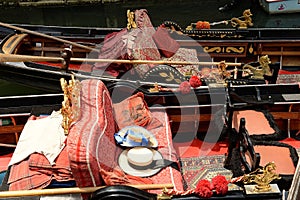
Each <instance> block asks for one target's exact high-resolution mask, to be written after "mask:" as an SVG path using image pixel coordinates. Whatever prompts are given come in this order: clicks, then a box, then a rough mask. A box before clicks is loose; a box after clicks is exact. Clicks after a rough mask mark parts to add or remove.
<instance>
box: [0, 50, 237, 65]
mask: <svg viewBox="0 0 300 200" xmlns="http://www.w3.org/2000/svg"><path fill="white" fill-rule="evenodd" d="M30 61H31V62H33V61H35V62H39V61H40V62H46V61H49V62H62V61H63V58H61V57H42V56H28V55H15V54H1V53H0V62H30ZM71 61H72V62H92V63H125V64H157V65H204V66H210V65H218V64H220V62H189V61H168V60H118V59H91V58H71ZM226 65H228V66H241V65H242V63H226Z"/></svg>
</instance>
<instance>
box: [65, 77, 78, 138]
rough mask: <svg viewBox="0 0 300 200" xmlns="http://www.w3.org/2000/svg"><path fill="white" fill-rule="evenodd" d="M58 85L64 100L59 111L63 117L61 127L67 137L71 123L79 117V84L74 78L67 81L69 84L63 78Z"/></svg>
mask: <svg viewBox="0 0 300 200" xmlns="http://www.w3.org/2000/svg"><path fill="white" fill-rule="evenodd" d="M60 84H61V88H62V90H63V92H64V100H63V102H62V108H61V109H60V112H61V114H62V116H63V121H62V127H63V129H64V132H65V134H66V135H67V134H68V132H69V128H70V126H71V124H72V122H74V121H76V120H77V119H78V118H79V116H80V91H81V84H80V82H79V81H78V80H75V78H74V76H72V79H71V80H69V83H68V82H67V81H66V80H65V79H64V78H61V79H60Z"/></svg>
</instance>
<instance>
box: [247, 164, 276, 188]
mask: <svg viewBox="0 0 300 200" xmlns="http://www.w3.org/2000/svg"><path fill="white" fill-rule="evenodd" d="M275 171H276V165H275V163H274V162H269V163H267V164H266V165H265V166H264V167H263V169H257V170H255V171H254V172H252V173H250V174H246V175H244V177H243V183H244V184H249V183H256V184H257V185H256V186H255V188H254V192H268V191H270V190H271V186H270V183H271V182H272V181H273V180H276V179H281V177H279V175H278V174H276V172H275Z"/></svg>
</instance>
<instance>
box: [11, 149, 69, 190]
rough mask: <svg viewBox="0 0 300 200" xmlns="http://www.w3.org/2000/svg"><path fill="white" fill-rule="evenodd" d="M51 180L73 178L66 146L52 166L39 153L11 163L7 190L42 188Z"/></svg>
mask: <svg viewBox="0 0 300 200" xmlns="http://www.w3.org/2000/svg"><path fill="white" fill-rule="evenodd" d="M52 180H56V181H58V182H64V181H70V180H74V179H73V175H72V172H71V169H70V164H69V159H68V153H67V151H66V148H64V149H63V150H62V152H61V153H60V154H59V155H58V157H57V158H56V160H55V165H53V166H52V165H51V164H50V163H49V161H48V160H47V158H46V157H45V156H44V155H42V154H39V153H34V154H31V155H30V156H29V157H28V158H27V159H26V160H23V161H22V162H19V163H17V164H14V165H12V166H11V169H10V173H9V179H8V184H9V190H30V189H43V188H45V187H47V186H48V185H49V184H50V183H51V181H52Z"/></svg>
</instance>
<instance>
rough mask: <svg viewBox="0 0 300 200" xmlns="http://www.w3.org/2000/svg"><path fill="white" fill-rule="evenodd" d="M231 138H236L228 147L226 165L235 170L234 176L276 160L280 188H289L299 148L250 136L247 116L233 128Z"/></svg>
mask: <svg viewBox="0 0 300 200" xmlns="http://www.w3.org/2000/svg"><path fill="white" fill-rule="evenodd" d="M233 134H235V135H232V137H235V138H229V139H230V140H235V141H236V144H235V147H233V148H228V154H227V158H226V162H225V163H226V164H225V167H226V168H228V169H231V170H232V171H233V176H235V177H236V176H241V175H243V174H248V173H250V172H253V171H255V170H256V169H258V168H261V167H263V166H265V165H266V164H267V163H269V162H274V163H275V165H276V172H277V173H278V174H279V175H280V176H281V177H282V178H281V179H280V180H278V181H277V184H278V186H279V188H281V189H286V190H288V189H289V187H290V185H291V181H292V179H293V175H294V173H295V170H296V166H297V163H298V160H299V157H298V154H297V150H296V149H295V148H294V147H293V146H291V145H288V144H285V143H282V142H279V141H255V140H253V139H251V138H250V135H249V133H248V131H247V128H246V120H245V118H241V119H240V124H239V129H238V131H237V130H236V129H233ZM278 155H280V156H278Z"/></svg>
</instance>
